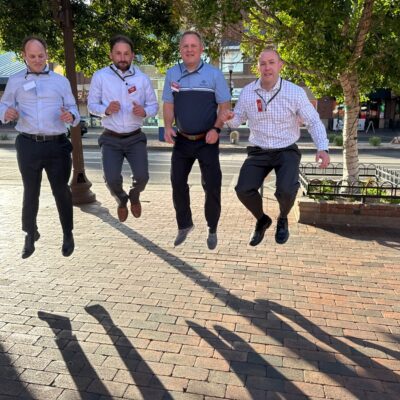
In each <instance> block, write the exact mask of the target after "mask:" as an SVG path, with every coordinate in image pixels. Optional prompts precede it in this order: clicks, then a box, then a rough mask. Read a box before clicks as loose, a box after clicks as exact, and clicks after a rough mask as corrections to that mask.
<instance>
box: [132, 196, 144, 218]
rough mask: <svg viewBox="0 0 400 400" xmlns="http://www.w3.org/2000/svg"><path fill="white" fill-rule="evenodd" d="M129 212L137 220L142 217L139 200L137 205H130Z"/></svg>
mask: <svg viewBox="0 0 400 400" xmlns="http://www.w3.org/2000/svg"><path fill="white" fill-rule="evenodd" d="M131 212H132V215H133V216H134V217H135V218H139V217H140V216H141V215H142V205H141V204H140V201H139V200H138V202H137V203H131Z"/></svg>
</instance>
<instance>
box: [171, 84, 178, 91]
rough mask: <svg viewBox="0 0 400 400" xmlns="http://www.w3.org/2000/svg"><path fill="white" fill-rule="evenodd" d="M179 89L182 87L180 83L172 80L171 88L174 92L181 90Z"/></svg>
mask: <svg viewBox="0 0 400 400" xmlns="http://www.w3.org/2000/svg"><path fill="white" fill-rule="evenodd" d="M179 89H180V86H179V83H177V82H172V83H171V90H172V91H173V92H179Z"/></svg>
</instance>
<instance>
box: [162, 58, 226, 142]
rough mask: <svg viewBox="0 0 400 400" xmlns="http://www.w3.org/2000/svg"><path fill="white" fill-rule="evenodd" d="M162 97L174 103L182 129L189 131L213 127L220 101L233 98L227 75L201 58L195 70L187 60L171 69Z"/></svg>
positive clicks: (197, 131)
mask: <svg viewBox="0 0 400 400" xmlns="http://www.w3.org/2000/svg"><path fill="white" fill-rule="evenodd" d="M162 99H163V101H164V102H165V103H173V104H174V114H175V123H176V126H177V127H178V129H179V130H180V131H182V132H185V133H189V134H193V135H195V134H197V133H203V132H207V131H209V130H210V129H211V128H212V127H213V126H214V124H215V120H216V119H217V109H218V104H221V103H226V102H227V101H230V99H231V96H230V93H229V88H228V85H227V83H226V81H225V78H224V75H223V74H222V72H221V71H220V70H219V69H218V68H215V67H213V66H212V65H210V64H207V63H204V62H203V61H200V64H199V66H198V67H197V69H196V70H195V71H193V72H189V71H188V70H187V69H186V67H185V65H184V64H177V65H175V66H173V67H172V68H170V69H169V70H168V71H167V76H166V77H165V82H164V90H163V96H162Z"/></svg>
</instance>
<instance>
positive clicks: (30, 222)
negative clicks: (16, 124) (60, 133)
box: [15, 135, 73, 233]
mask: <svg viewBox="0 0 400 400" xmlns="http://www.w3.org/2000/svg"><path fill="white" fill-rule="evenodd" d="M15 147H16V150H17V160H18V166H19V170H20V172H21V176H22V182H23V185H24V198H23V205H22V230H23V231H25V232H27V233H33V232H34V231H35V230H36V229H37V223H36V219H37V214H38V210H39V196H40V186H41V182H42V171H43V170H45V171H46V174H47V178H48V180H49V182H50V186H51V191H52V193H53V196H54V198H55V201H56V205H57V210H58V215H59V218H60V222H61V226H62V230H63V232H64V233H69V232H71V231H72V229H73V211H72V194H71V189H70V187H69V185H68V180H69V177H70V175H71V168H72V160H71V151H72V145H71V142H70V141H69V140H68V139H67V138H66V137H63V138H62V139H60V140H55V141H47V142H35V141H34V140H32V139H30V138H27V137H25V136H23V135H18V136H17V138H16V141H15Z"/></svg>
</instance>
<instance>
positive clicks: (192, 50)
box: [163, 31, 230, 250]
mask: <svg viewBox="0 0 400 400" xmlns="http://www.w3.org/2000/svg"><path fill="white" fill-rule="evenodd" d="M203 49H204V48H203V44H202V40H201V37H200V35H199V34H198V33H197V32H194V31H187V32H185V33H183V35H182V37H181V40H180V45H179V50H180V54H181V57H182V61H183V63H178V64H177V65H175V66H173V67H172V68H170V69H169V70H168V71H167V76H166V78H165V83H164V91H163V101H164V106H163V111H164V125H165V140H166V141H167V142H168V143H171V144H174V148H173V152H172V159H171V183H172V195H173V202H174V207H175V211H176V219H177V223H178V234H177V236H176V238H175V242H174V245H175V246H179V245H180V244H182V243H183V242H184V241H185V240H186V238H187V236H188V234H189V233H190V232H191V231H192V230H193V228H194V224H193V220H192V212H191V209H190V194H189V186H188V176H189V173H190V171H191V169H192V166H193V163H194V162H195V160H198V162H199V166H200V170H201V177H202V185H203V189H204V192H205V217H206V220H207V224H208V229H209V232H208V237H207V246H208V248H209V249H210V250H213V249H215V248H216V246H217V226H218V220H219V217H220V214H221V181H222V174H221V167H220V164H219V148H218V144H219V133H220V131H221V127H222V124H221V123H217V113H220V112H222V111H224V110H228V109H229V107H230V93H229V88H228V85H227V84H226V81H225V78H224V76H223V74H222V72H221V71H220V70H219V69H217V68H215V67H213V66H211V65H209V64H206V63H204V62H203V61H202V60H201V54H202V52H203ZM174 121H175V125H176V126H177V128H178V130H177V132H175V130H174V129H173V128H172V125H173V123H174Z"/></svg>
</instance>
